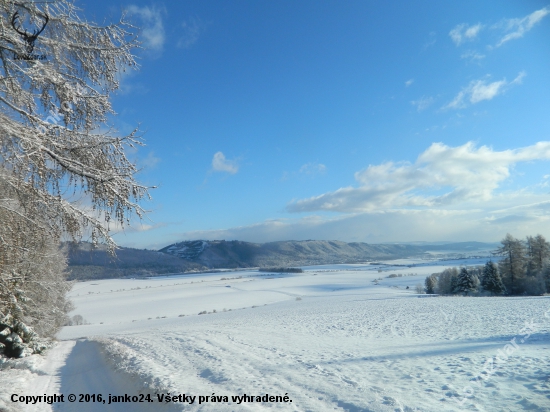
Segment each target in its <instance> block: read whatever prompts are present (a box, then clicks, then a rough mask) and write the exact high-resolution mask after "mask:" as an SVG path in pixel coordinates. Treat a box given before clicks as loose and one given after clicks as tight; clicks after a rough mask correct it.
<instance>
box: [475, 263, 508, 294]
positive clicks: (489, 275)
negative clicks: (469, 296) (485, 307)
mask: <svg viewBox="0 0 550 412" xmlns="http://www.w3.org/2000/svg"><path fill="white" fill-rule="evenodd" d="M481 287H482V288H483V290H486V291H487V292H491V294H493V295H501V294H503V293H506V288H505V287H504V283H502V279H501V277H500V273H499V270H498V266H497V265H496V263H494V262H492V261H488V262H487V263H486V264H485V266H484V268H483V274H482V278H481Z"/></svg>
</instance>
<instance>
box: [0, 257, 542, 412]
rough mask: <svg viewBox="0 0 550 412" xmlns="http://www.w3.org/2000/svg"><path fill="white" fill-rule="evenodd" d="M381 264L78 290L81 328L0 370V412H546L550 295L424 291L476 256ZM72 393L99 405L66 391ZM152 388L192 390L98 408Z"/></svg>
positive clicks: (89, 285)
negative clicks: (55, 399) (420, 290)
mask: <svg viewBox="0 0 550 412" xmlns="http://www.w3.org/2000/svg"><path fill="white" fill-rule="evenodd" d="M385 263H386V264H385V265H327V266H311V267H305V268H304V269H305V272H304V273H302V274H284V275H273V274H266V273H258V272H257V271H241V272H225V273H215V274H195V275H189V276H178V277H164V278H155V279H149V280H137V279H136V280H104V281H92V282H83V283H78V284H76V285H75V287H74V288H73V290H72V291H71V297H72V299H73V301H74V303H75V305H76V310H75V311H74V312H73V313H72V314H80V315H82V316H83V317H84V319H85V320H86V321H87V322H88V323H89V324H87V325H81V326H71V327H65V328H64V329H63V330H62V331H61V332H60V334H59V336H58V337H59V339H60V340H61V342H60V344H59V345H58V346H57V347H56V348H54V349H52V350H51V351H50V352H49V353H48V355H47V357H46V358H42V357H38V356H32V357H30V358H28V359H25V360H23V361H18V362H19V363H17V362H13V363H12V364H14V365H20V367H21V363H24V364H26V365H27V366H28V367H29V368H30V370H29V369H24V368H21V369H11V370H3V371H2V372H0V410H1V409H2V408H5V409H7V410H10V409H12V408H14V406H18V405H20V404H14V403H12V402H11V401H10V396H11V394H12V393H17V394H19V395H27V396H29V395H35V396H36V395H43V394H47V395H52V394H55V393H57V394H64V395H65V402H63V403H57V404H54V406H53V410H59V411H73V410H79V411H80V410H82V411H85V410H91V411H104V410H105V411H129V410H136V411H139V410H144V411H145V410H148V411H153V410H169V411H172V410H174V411H175V410H185V411H198V410H201V411H258V410H260V411H261V410H269V409H276V410H288V411H333V410H336V411H338V410H339V411H351V412H355V411H455V410H472V411H522V410H529V411H550V335H549V333H550V297H525V298H519V297H516V298H465V297H427V296H426V295H417V294H416V292H415V290H414V289H415V285H416V284H418V283H423V281H424V278H425V277H426V276H427V275H429V274H431V273H434V272H439V271H441V270H443V269H444V268H445V267H450V266H457V265H460V264H470V265H471V264H476V265H477V264H483V263H485V260H484V259H480V260H475V261H474V260H470V261H465V260H460V261H452V262H451V261H448V262H426V261H420V260H418V261H415V260H400V261H394V262H391V264H387V263H388V262H385ZM391 274H395V275H403V276H401V277H399V276H396V277H392V278H388V276H389V275H391ZM222 278H223V279H222ZM377 279H378V281H377V282H375V280H377ZM376 283H378V284H376ZM407 286H408V287H409V289H406V287H407ZM203 311H206V312H207V313H206V314H203V315H198V313H199V312H203ZM7 382H9V385H11V387H9V386H6V385H7V384H8V383H7ZM81 393H82V394H86V393H87V394H90V395H91V394H96V395H97V394H102V397H103V399H106V400H107V401H106V403H105V404H103V403H98V402H89V403H78V402H76V403H69V402H68V401H67V399H66V397H67V396H68V395H69V394H76V395H77V396H78V395H79V394H81ZM157 393H159V394H162V395H164V394H167V393H170V394H171V395H180V394H182V395H183V394H185V395H186V396H187V397H188V398H186V401H187V402H183V403H182V402H175V403H174V402H171V403H163V404H159V403H157V402H151V403H149V402H144V403H111V404H110V405H108V404H107V403H108V399H109V394H112V395H124V394H128V395H130V396H140V395H143V397H145V396H146V395H147V394H151V400H157V395H156V394H157ZM244 394H246V395H248V396H253V397H254V398H253V399H251V398H247V399H243V397H242V396H243V395H244ZM266 394H268V397H266V398H264V399H262V398H260V399H257V398H256V397H257V396H260V397H265V395H266ZM189 396H195V397H196V398H194V402H193V403H192V404H189V402H190V398H189ZM207 396H208V400H206V399H205V398H206V397H207ZM212 396H214V400H212ZM225 396H226V397H227V398H224V397H225ZM233 396H239V398H238V399H237V398H235V399H233V398H232V397H233ZM269 396H273V397H276V396H279V398H271V400H270V399H269ZM285 396H287V398H285ZM200 397H203V398H202V399H200ZM182 399H184V398H183V397H182ZM77 400H78V399H77ZM252 400H253V402H252ZM258 400H259V401H258ZM263 400H267V402H264V401H263ZM275 400H279V402H275ZM285 400H287V402H285ZM290 400H292V402H290ZM199 401H201V403H200V404H199ZM25 410H44V411H49V410H52V407H51V406H50V405H47V404H45V403H41V404H37V405H35V406H31V407H26V408H25Z"/></svg>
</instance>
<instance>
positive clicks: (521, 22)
mask: <svg viewBox="0 0 550 412" xmlns="http://www.w3.org/2000/svg"><path fill="white" fill-rule="evenodd" d="M548 14H550V6H546V7H544V8H542V9H540V10H537V11H534V12H533V13H531V14H529V15H528V16H525V17H523V18H521V19H506V20H503V21H502V22H500V23H499V24H497V25H495V26H494V27H495V28H504V30H505V31H506V32H507V33H506V34H505V35H504V36H503V37H502V38H501V39H500V41H499V42H498V43H497V45H496V47H500V46H502V45H503V44H504V43H506V42H508V41H510V40H513V39H519V38H521V37H523V35H524V34H525V33H527V32H528V31H529V30H531V29H532V28H533V27H534V26H535V25H536V24H537V23H539V22H540V21H541V20H542V19H543V18H544V17H546V16H547V15H548Z"/></svg>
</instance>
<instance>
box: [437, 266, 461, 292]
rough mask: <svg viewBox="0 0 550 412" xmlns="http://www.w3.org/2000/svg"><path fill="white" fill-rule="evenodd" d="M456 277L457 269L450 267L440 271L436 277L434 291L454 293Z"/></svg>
mask: <svg viewBox="0 0 550 412" xmlns="http://www.w3.org/2000/svg"><path fill="white" fill-rule="evenodd" d="M457 277H458V269H457V268H450V269H445V270H444V271H443V272H441V273H440V274H439V276H438V278H437V287H436V289H435V292H436V293H439V294H440V295H450V294H453V293H455V292H454V288H455V286H456V278H457Z"/></svg>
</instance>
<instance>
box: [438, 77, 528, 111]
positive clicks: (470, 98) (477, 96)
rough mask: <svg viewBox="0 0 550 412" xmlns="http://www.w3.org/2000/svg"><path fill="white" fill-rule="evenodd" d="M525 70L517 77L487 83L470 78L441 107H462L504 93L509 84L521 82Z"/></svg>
mask: <svg viewBox="0 0 550 412" xmlns="http://www.w3.org/2000/svg"><path fill="white" fill-rule="evenodd" d="M524 77H525V72H520V73H519V74H518V75H517V77H516V78H515V79H514V80H512V81H511V82H508V81H507V80H506V79H502V80H498V81H495V82H491V83H488V82H487V80H472V81H471V82H470V84H469V85H468V86H466V87H465V88H463V89H462V90H461V91H460V92H459V93H458V94H457V95H456V97H455V98H454V99H453V100H452V101H451V102H450V103H448V104H447V105H445V106H444V107H442V109H444V110H446V109H463V108H465V107H467V106H468V105H469V104H476V103H479V102H481V101H483V100H491V99H493V98H494V97H496V96H498V95H499V94H502V93H504V92H505V91H506V90H507V89H508V88H509V87H510V86H513V85H517V84H521V82H522V80H523V78H524Z"/></svg>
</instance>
